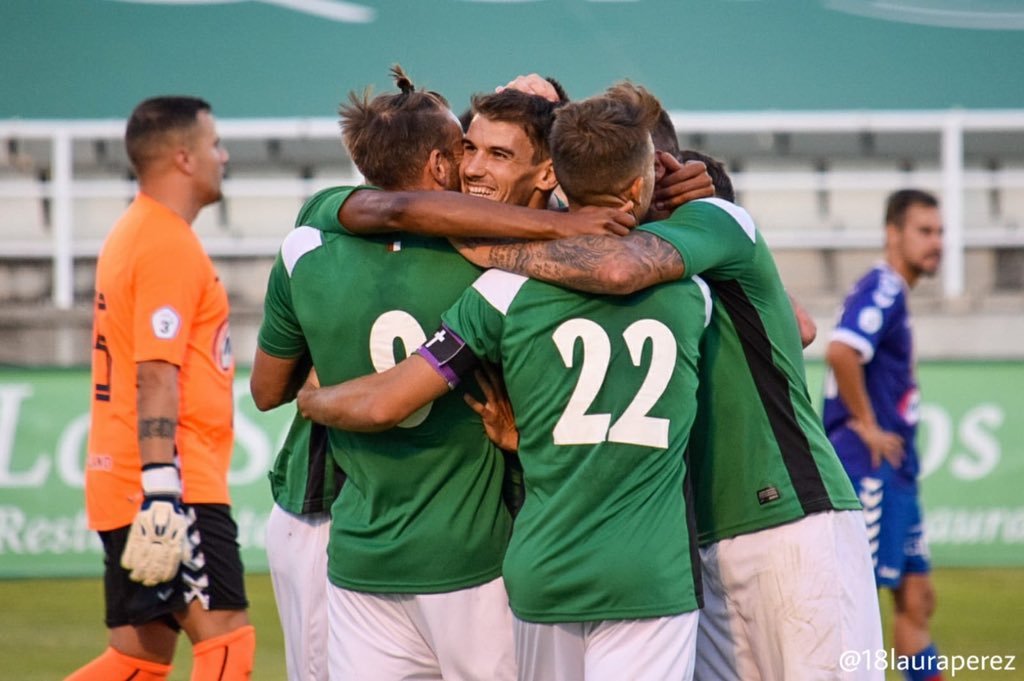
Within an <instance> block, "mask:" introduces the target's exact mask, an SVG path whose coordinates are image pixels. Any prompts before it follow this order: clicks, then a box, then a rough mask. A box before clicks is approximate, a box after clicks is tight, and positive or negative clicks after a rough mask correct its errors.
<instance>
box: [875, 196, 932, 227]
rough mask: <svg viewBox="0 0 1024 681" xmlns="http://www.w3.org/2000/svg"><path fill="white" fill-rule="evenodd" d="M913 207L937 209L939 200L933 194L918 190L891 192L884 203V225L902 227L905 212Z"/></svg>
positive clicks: (905, 215)
mask: <svg viewBox="0 0 1024 681" xmlns="http://www.w3.org/2000/svg"><path fill="white" fill-rule="evenodd" d="M914 205H920V206H926V207H928V208H938V207H939V200H938V199H937V198H935V195H934V194H929V193H928V192H926V191H922V190H920V189H901V190H899V191H897V192H893V193H892V194H890V195H889V198H888V200H887V201H886V202H885V224H887V225H895V226H896V227H903V221H904V220H905V219H906V217H907V211H908V210H909V209H910V207H911V206H914Z"/></svg>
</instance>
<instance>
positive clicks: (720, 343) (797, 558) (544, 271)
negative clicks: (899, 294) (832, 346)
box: [463, 199, 881, 679]
mask: <svg viewBox="0 0 1024 681" xmlns="http://www.w3.org/2000/svg"><path fill="white" fill-rule="evenodd" d="M463 253H464V255H467V256H468V257H471V259H473V260H474V261H475V262H477V263H478V264H481V265H483V266H495V267H503V268H506V269H510V270H513V271H516V272H519V273H521V274H526V275H528V276H531V277H537V278H540V279H544V280H546V281H552V282H556V283H560V284H561V285H565V286H570V287H572V288H577V289H580V290H584V291H590V292H594V293H615V294H629V293H631V292H634V291H638V290H642V289H644V288H645V287H646V286H651V285H654V284H656V283H659V282H666V281H674V280H676V279H679V278H681V277H683V276H689V275H691V274H701V275H702V276H703V277H704V278H705V279H706V280H707V281H708V283H709V284H710V286H711V288H712V290H713V291H714V293H715V305H714V314H713V317H712V323H711V327H710V328H709V330H708V333H707V334H706V335H705V338H704V340H703V342H702V346H701V347H702V359H701V381H700V389H699V404H700V409H699V411H698V415H697V418H696V422H695V424H694V430H693V434H692V438H691V440H692V441H691V456H692V465H693V481H694V491H695V497H696V511H697V528H698V531H699V540H700V543H701V546H702V548H701V558H702V566H703V574H704V594H705V608H704V611H703V614H702V617H701V623H700V640H699V642H698V648H697V672H696V677H697V678H699V679H736V678H743V679H746V678H764V679H776V678H777V679H784V678H832V677H836V676H838V675H839V674H840V669H839V658H840V654H841V653H842V652H843V650H845V649H853V648H855V649H860V650H863V649H871V650H875V649H878V648H880V646H881V629H880V623H879V616H878V603H877V595H876V594H875V592H874V588H873V586H872V585H871V583H870V577H871V562H870V553H869V550H868V546H867V539H866V536H865V531H864V524H863V520H862V519H860V521H859V522H858V516H859V513H858V512H857V511H858V510H859V508H860V504H859V501H858V500H857V498H856V496H855V494H854V493H853V490H852V488H851V486H850V485H849V484H848V480H846V479H844V477H843V475H842V473H843V471H842V468H841V466H840V465H839V462H838V459H837V458H836V455H835V452H834V450H833V449H832V448H831V446H830V445H829V443H828V440H827V438H826V437H825V436H824V433H823V431H822V428H821V426H820V422H819V420H818V418H817V416H816V414H815V412H814V410H813V408H812V406H811V401H810V397H809V394H808V391H807V386H806V379H805V375H804V365H803V357H802V353H801V345H800V337H799V333H798V331H797V326H796V324H795V322H794V315H793V310H792V308H791V305H790V303H789V300H788V297H787V295H786V293H785V291H784V289H783V287H782V284H781V281H780V280H779V276H778V272H777V271H776V268H775V264H774V260H773V259H772V257H771V253H770V252H769V251H768V248H767V245H766V244H765V242H764V239H763V237H762V236H761V234H760V232H759V231H758V230H757V229H756V227H755V225H754V222H753V220H752V219H751V218H750V216H749V215H748V214H747V213H746V211H744V210H743V209H742V208H740V207H738V206H736V205H734V204H732V203H730V202H727V201H723V200H721V199H708V200H702V201H695V202H691V203H688V204H686V205H684V206H682V207H680V208H679V209H677V210H676V211H675V212H674V213H673V214H672V216H671V218H669V219H668V220H665V221H663V222H660V223H652V224H648V225H644V226H642V227H640V228H639V229H638V230H636V231H635V232H633V233H632V234H630V235H629V236H626V237H623V238H621V239H604V238H602V237H576V238H573V239H570V240H565V241H561V242H551V243H550V244H543V243H530V244H511V245H499V246H479V245H478V246H475V247H466V248H464V249H463ZM858 673H859V674H860V675H861V676H859V677H857V678H875V677H876V676H877V672H874V671H873V670H861V671H860V672H858ZM829 675H831V676H829Z"/></svg>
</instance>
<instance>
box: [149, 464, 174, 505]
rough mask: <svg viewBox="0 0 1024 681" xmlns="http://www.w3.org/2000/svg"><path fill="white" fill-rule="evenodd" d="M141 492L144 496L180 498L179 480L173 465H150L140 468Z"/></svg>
mask: <svg viewBox="0 0 1024 681" xmlns="http://www.w3.org/2000/svg"><path fill="white" fill-rule="evenodd" d="M142 492H143V493H144V494H145V495H146V496H173V497H180V496H181V478H180V477H179V475H178V468H177V467H176V466H175V465H174V464H173V463H150V464H146V465H145V466H143V467H142Z"/></svg>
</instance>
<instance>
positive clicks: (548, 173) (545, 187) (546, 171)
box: [537, 158, 558, 192]
mask: <svg viewBox="0 0 1024 681" xmlns="http://www.w3.org/2000/svg"><path fill="white" fill-rule="evenodd" d="M557 186H558V178H557V177H555V164H554V163H552V162H551V159H550V158H549V159H547V160H545V161H543V162H542V163H541V164H540V171H539V172H538V174H537V189H539V190H540V191H542V192H550V191H554V189H555V187H557Z"/></svg>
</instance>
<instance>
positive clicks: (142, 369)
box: [135, 361, 178, 466]
mask: <svg viewBox="0 0 1024 681" xmlns="http://www.w3.org/2000/svg"><path fill="white" fill-rule="evenodd" d="M135 366H136V371H137V379H136V380H137V384H138V396H137V401H136V404H137V411H138V418H139V422H138V423H139V435H138V437H139V458H140V459H141V460H142V465H144V466H145V465H146V464H151V463H173V462H174V434H175V432H176V431H177V427H178V367H176V366H174V365H173V364H169V363H167V362H160V361H153V362H139V363H138V364H136V365H135Z"/></svg>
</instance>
